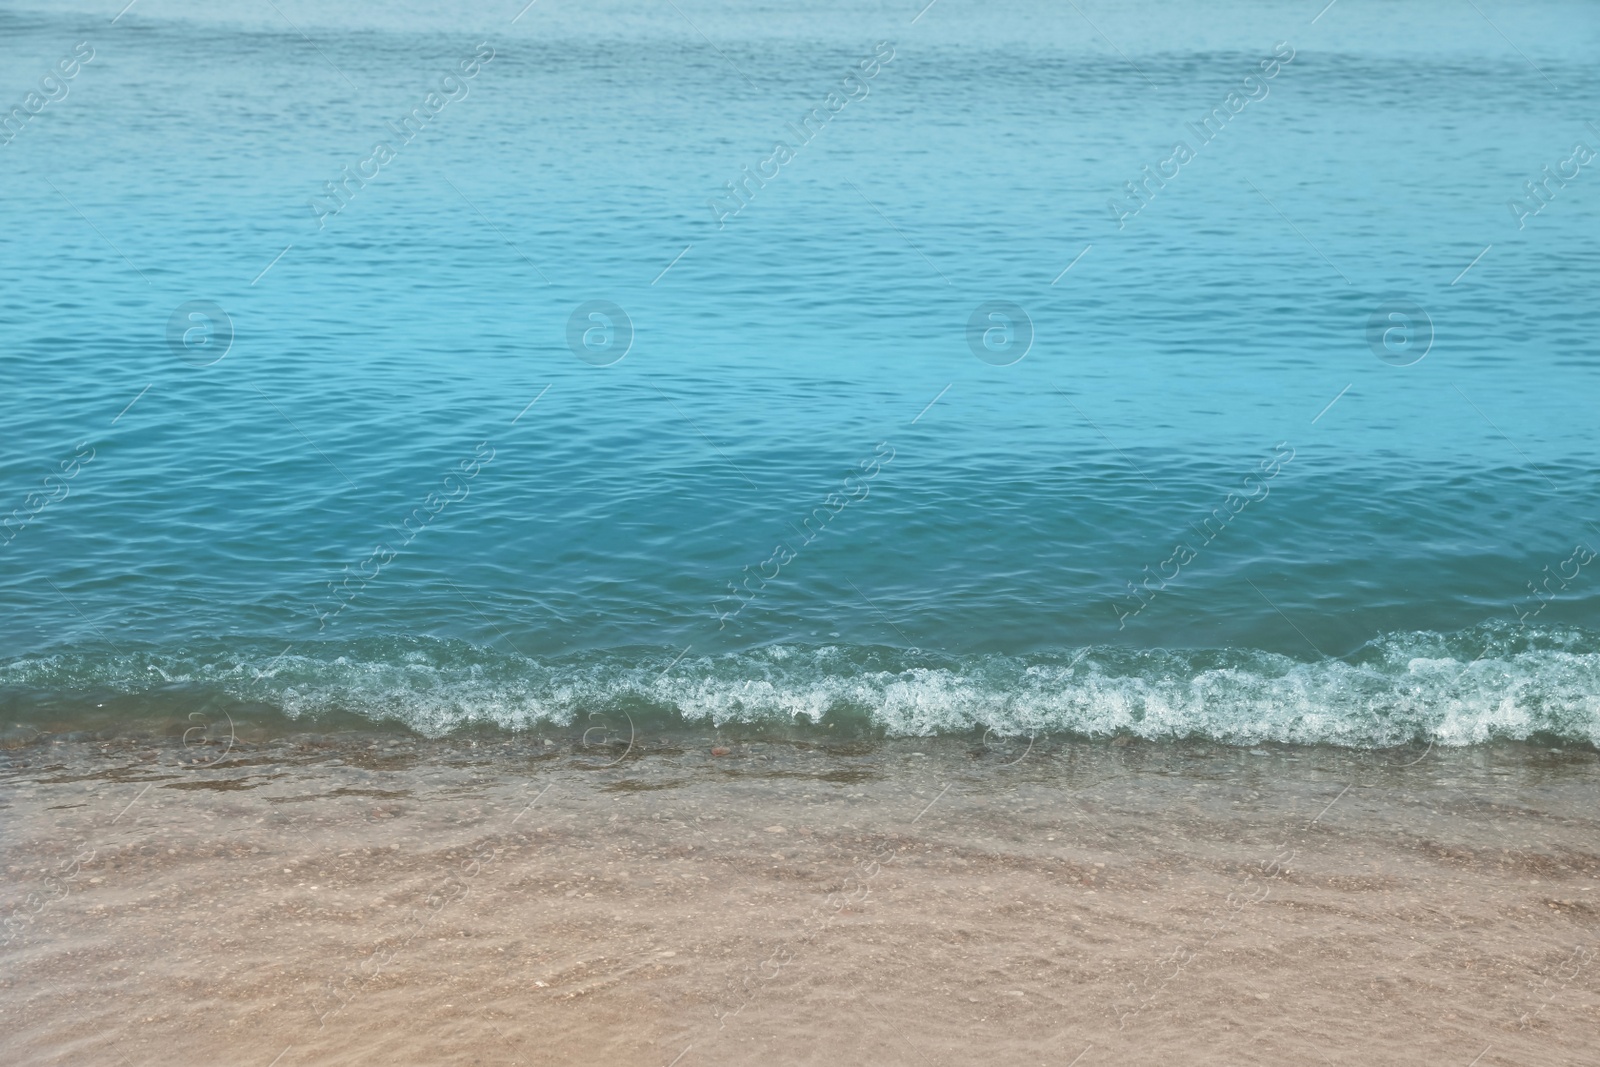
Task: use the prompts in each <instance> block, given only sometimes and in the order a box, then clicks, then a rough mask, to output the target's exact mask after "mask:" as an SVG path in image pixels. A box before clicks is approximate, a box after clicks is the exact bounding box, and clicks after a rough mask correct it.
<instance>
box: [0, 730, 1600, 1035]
mask: <svg viewBox="0 0 1600 1067" xmlns="http://www.w3.org/2000/svg"><path fill="white" fill-rule="evenodd" d="M714 748H715V749H717V750H718V751H719V752H721V751H722V750H724V749H725V750H726V751H725V752H724V753H723V754H720V755H713V749H714ZM222 751H223V749H222V748H221V747H219V746H198V745H195V746H185V745H184V744H182V743H181V741H179V740H177V739H174V738H160V737H150V738H124V739H117V740H101V741H94V740H83V741H70V742H58V741H55V740H52V739H50V738H48V737H45V738H41V739H39V740H36V741H34V742H33V743H31V744H24V745H18V746H16V747H13V748H11V749H10V750H8V751H7V752H6V753H5V756H4V758H5V765H4V785H3V788H0V799H3V803H4V805H5V815H4V869H5V872H6V878H5V898H4V909H5V911H4V914H5V915H6V917H7V920H6V922H7V925H6V937H7V938H8V943H7V944H6V946H5V949H4V953H5V956H4V961H5V962H4V976H3V985H0V1013H3V1014H0V1034H3V1037H0V1043H3V1045H4V1057H3V1058H4V1059H5V1060H6V1061H7V1062H9V1063H17V1064H57V1063H61V1064H91V1063H94V1064H133V1065H139V1067H142V1065H144V1064H149V1063H158V1062H159V1063H162V1064H170V1065H178V1064H216V1063H233V1064H259V1065H261V1067H268V1065H273V1067H295V1065H300V1064H366V1063H371V1064H378V1063H384V1064H412V1063H415V1064H484V1065H487V1064H538V1063H585V1064H589V1063H592V1064H640V1065H665V1064H677V1065H679V1067H693V1065H695V1064H702V1063H749V1062H752V1061H754V1060H755V1059H757V1058H760V1059H762V1060H765V1061H767V1062H776V1063H818V1064H821V1063H840V1062H871V1063H906V1064H942V1063H956V1062H972V1061H973V1060H981V1061H983V1062H988V1063H1004V1064H1061V1065H1066V1064H1071V1063H1079V1064H1082V1065H1084V1067H1090V1065H1092V1064H1095V1063H1156V1062H1161V1061H1163V1060H1166V1059H1169V1058H1174V1057H1181V1058H1182V1059H1183V1060H1184V1061H1185V1062H1190V1063H1217V1064H1223V1063H1227V1064H1235V1063H1261V1064H1269V1063H1270V1064H1278V1063H1286V1062H1309V1063H1328V1064H1333V1065H1336V1067H1343V1065H1346V1064H1357V1063H1360V1062H1362V1061H1363V1060H1367V1061H1373V1062H1385V1063H1391V1062H1392V1063H1409V1064H1430V1065H1431V1064H1440V1065H1459V1067H1466V1065H1468V1064H1471V1063H1476V1064H1478V1065H1480V1067H1489V1065H1495V1064H1513V1063H1517V1064H1528V1063H1538V1064H1578V1063H1586V1062H1592V1060H1591V1059H1590V1057H1591V1056H1592V1055H1593V1044H1594V1037H1595V1035H1596V1033H1597V1032H1600V965H1597V961H1596V958H1595V957H1596V956H1597V955H1600V939H1597V925H1600V924H1597V919H1600V901H1597V899H1596V898H1597V897H1600V848H1597V843H1600V832H1597V830H1600V823H1597V819H1596V817H1595V815H1594V811H1593V796H1594V787H1595V783H1596V779H1597V770H1600V761H1597V759H1596V756H1595V754H1594V753H1593V752H1590V751H1586V750H1579V749H1569V750H1564V751H1553V750H1549V749H1542V748H1534V747H1528V746H1522V745H1506V746H1499V747H1497V746H1485V747H1480V748H1476V749H1472V750H1467V751H1442V750H1438V749H1435V750H1432V751H1427V750H1424V749H1420V748H1419V749H1416V750H1408V751H1394V752H1386V753H1365V752H1352V751H1348V750H1334V749H1292V748H1273V749H1270V750H1269V749H1259V750H1254V751H1245V750H1240V749H1228V748H1222V747H1218V746H1214V745H1209V744H1189V745H1185V744H1168V745H1152V744H1144V743H1139V742H1133V743H1127V744H1117V743H1110V742H1097V743H1088V742H1078V743H1067V744H1062V743H1053V742H1052V743H1045V742H1039V743H1035V744H1033V745H1031V746H1030V745H1029V744H1028V743H1027V742H1026V741H1021V742H1003V743H1001V742H996V741H994V740H993V739H992V738H991V739H990V741H989V742H988V743H984V742H981V741H956V740H948V739H947V740H941V741H920V742H919V741H906V740H902V741H890V742H883V741H872V740H859V741H854V742H847V741H841V742H830V741H827V740H823V741H788V740H785V741H767V742H751V741H740V740H738V739H729V738H725V737H712V736H698V735H692V736H691V735H685V736H678V737H664V738H654V737H652V738H637V739H635V741H634V743H633V745H632V747H631V748H627V747H624V746H622V745H620V744H614V745H613V746H611V747H610V748H602V747H600V746H598V745H592V746H585V745H583V744H582V741H581V738H577V737H563V736H557V735H554V734H552V735H550V736H545V737H540V736H523V737H519V738H516V739H514V740H506V739H504V738H487V737H486V738H484V739H482V740H479V741H477V742H471V741H464V740H452V741H430V740H424V739H420V738H417V737H414V736H410V735H403V736H402V735H395V734H345V735H323V736H312V735H303V736H296V737H290V738H285V739H279V740H275V741H268V740H265V739H258V740H256V741H254V742H249V743H247V742H244V741H239V742H237V743H235V744H234V746H233V747H232V749H231V750H230V751H228V752H227V754H226V755H225V756H222V757H221V758H220V759H219V758H218V757H219V754H220V753H221V752H222ZM197 761H198V762H197ZM213 761H215V762H213ZM1413 761H1415V762H1413ZM1408 763H1409V764H1411V765H1410V766H1406V765H1405V764H1408Z"/></svg>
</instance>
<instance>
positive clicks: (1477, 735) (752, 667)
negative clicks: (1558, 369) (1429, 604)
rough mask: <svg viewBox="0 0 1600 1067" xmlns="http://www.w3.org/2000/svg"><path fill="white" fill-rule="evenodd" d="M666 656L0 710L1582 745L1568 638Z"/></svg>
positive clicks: (201, 655)
mask: <svg viewBox="0 0 1600 1067" xmlns="http://www.w3.org/2000/svg"><path fill="white" fill-rule="evenodd" d="M672 655H673V653H672V652H671V651H670V650H668V649H643V648H638V649H627V650H616V651H610V652H605V653H593V654H589V655H587V656H572V657H564V658H557V659H549V660H535V659H530V658H527V657H523V656H519V655H512V654H506V653H500V652H495V651H492V650H488V649H484V648H481V647H477V646H473V645H469V644H466V643H464V642H453V641H440V640H429V639H405V640H392V641H369V642H363V643H358V644H357V645H354V646H352V647H351V648H349V649H348V650H346V653H345V654H344V655H338V656H331V657H317V656H309V655H296V654H293V653H286V654H282V655H280V656H277V657H275V658H274V657H271V656H267V655H265V654H258V653H256V652H255V651H253V650H250V649H233V650H229V649H226V648H223V647H220V646H219V647H217V648H210V649H203V650H186V651H184V652H181V653H178V654H170V653H168V654H159V655H158V654H153V653H152V654H148V655H138V654H126V655H120V656H113V657H103V656H91V655H87V654H82V655H80V654H66V653H64V654H59V655H54V656H48V657H38V658H30V659H18V660H14V661H12V662H9V663H7V664H4V665H3V666H0V692H4V693H5V694H7V695H8V696H9V697H10V698H11V700H12V703H13V706H15V705H16V704H17V703H18V702H19V701H21V702H23V703H31V704H33V705H35V706H40V705H54V706H57V707H60V706H63V704H64V702H70V701H79V702H81V701H85V700H89V699H104V698H107V697H110V698H123V699H124V700H125V699H126V698H137V700H136V702H137V703H138V704H140V705H142V706H147V707H151V708H156V707H162V708H167V709H169V710H171V709H173V708H177V709H180V710H181V708H182V707H184V706H186V705H188V704H190V703H192V702H196V701H202V702H207V703H208V704H209V705H210V706H215V705H216V703H217V702H218V701H226V702H229V703H234V704H237V705H242V706H257V707H268V708H272V709H275V710H277V711H280V712H282V713H284V714H287V715H289V716H291V717H294V718H298V719H304V720H311V721H315V720H317V719H319V718H322V717H325V716H328V715H332V714H343V713H354V714H356V715H360V716H362V717H365V718H367V719H370V720H374V721H392V722H397V723H399V724H403V725H405V726H407V727H409V728H411V729H414V730H417V731H419V732H422V733H425V734H430V735H437V734H443V733H446V732H449V731H451V730H453V729H456V728H459V727H461V726H465V725H469V724H480V725H482V724H493V725H498V726H500V727H505V728H511V729H522V728H529V727H534V726H537V725H540V724H558V725H568V724H572V723H574V722H576V721H578V720H579V718H580V717H582V716H585V715H588V714H591V713H593V712H608V713H610V712H627V713H628V714H629V715H631V716H635V717H640V716H642V717H644V719H645V720H651V721H660V720H662V719H665V720H669V721H670V720H681V721H685V722H692V723H706V724H712V725H718V726H722V725H728V724H748V725H752V726H759V725H761V724H789V723H796V722H810V723H820V722H823V721H825V720H837V719H841V718H845V719H849V720H851V721H854V722H858V723H859V722H865V723H869V724H871V725H872V726H875V727H877V728H879V729H881V730H883V731H885V732H886V733H888V734H890V735H898V736H926V735H935V734H962V733H968V732H972V731H986V730H990V731H994V732H995V733H997V734H1001V735H1009V736H1021V735H1039V734H1065V735H1080V736H1090V737H1094V736H1105V735H1110V734H1133V735H1137V736H1141V737H1145V738H1151V739H1157V738H1193V737H1204V738H1210V739H1212V740H1215V741H1220V742H1224V743H1230V744H1259V743H1261V742H1265V741H1281V742H1291V743H1301V744H1312V743H1323V744H1335V745H1347V746H1354V747H1372V746H1385V745H1395V744H1401V743H1405V742H1409V741H1416V740H1428V741H1432V742H1434V743H1437V744H1442V745H1469V744H1475V743H1479V742H1484V741H1490V740H1503V739H1528V738H1534V737H1549V738H1560V739H1563V740H1566V741H1576V742H1587V743H1590V744H1600V640H1597V638H1596V635H1594V634H1591V633H1587V632H1584V631H1577V630H1570V631H1553V630H1552V631H1543V632H1532V631H1529V630H1526V629H1517V628H1514V627H1504V628H1496V627H1482V628H1478V629H1476V630H1473V631H1469V632H1464V633H1460V634H1453V635H1440V634H1432V633H1407V634H1390V635H1385V636H1383V637H1381V638H1379V639H1376V640H1374V641H1372V642H1370V643H1369V644H1367V645H1366V646H1364V647H1363V648H1361V649H1360V650H1358V651H1357V652H1356V653H1355V654H1353V655H1351V656H1348V657H1344V658H1341V659H1324V660H1319V661H1315V662H1305V661H1300V660H1296V659H1293V658H1291V657H1287V656H1283V655H1279V654H1276V653H1271V652H1263V651H1259V650H1251V649H1209V650H1188V651H1179V650H1166V649H1158V650H1129V649H1116V648H1091V649H1076V650H1061V651H1056V652H1041V653H1037V654H1033V655H1028V656H1006V655H973V656H946V655H939V654H926V653H908V652H905V651H903V650H898V649H891V648H883V647H861V646H838V645H827V646H811V647H799V646H770V647H766V648H762V649H756V650H751V651H745V652H739V653H729V654H726V655H718V656H702V657H699V658H694V657H692V656H685V657H684V658H683V659H681V660H679V661H677V662H676V663H674V664H672V665H671V667H670V669H666V670H664V669H663V668H664V667H665V666H666V665H667V664H668V663H670V662H671V659H672Z"/></svg>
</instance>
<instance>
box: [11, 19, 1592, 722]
mask: <svg viewBox="0 0 1600 1067" xmlns="http://www.w3.org/2000/svg"><path fill="white" fill-rule="evenodd" d="M123 3H124V0H103V2H102V0H94V2H89V0H65V2H59V3H50V4H42V3H23V4H7V5H5V6H4V8H3V10H0V71H3V76H0V116H3V125H0V142H3V143H0V187H3V189H4V193H3V201H0V218H3V225H0V425H3V426H4V433H3V434H0V493H3V494H4V499H3V500H0V516H9V517H7V518H4V520H3V530H0V727H3V732H4V736H5V737H6V738H11V739H17V740H19V741H27V740H30V739H37V738H39V737H41V736H48V735H58V736H59V735H63V734H67V735H70V734H72V733H74V732H76V733H79V734H96V733H99V734H103V735H110V734H115V733H116V732H118V731H127V730H136V729H142V728H147V727H148V726H149V724H152V723H154V724H164V725H161V726H160V728H161V729H164V730H166V731H168V732H174V733H176V732H181V731H186V730H192V729H197V728H198V729H203V730H205V731H207V732H208V733H211V732H215V731H217V730H221V729H233V728H234V727H236V726H237V727H240V728H243V726H244V725H245V724H249V723H256V724H261V723H276V724H279V725H283V724H288V725H292V726H293V727H294V728H296V729H303V730H321V729H331V728H333V727H335V726H341V725H344V726H347V725H349V724H352V723H354V724H362V725H365V726H370V727H373V728H384V729H400V730H406V731H413V732H415V733H418V734H421V735H425V736H429V737H439V736H444V735H450V734H453V733H458V732H461V731H479V732H482V731H489V732H511V733H516V732H521V731H530V730H541V729H550V728H558V727H559V728H565V729H571V730H580V731H584V732H587V731H590V730H593V729H595V728H599V729H601V730H602V731H603V732H604V733H605V735H606V736H607V737H610V736H614V735H616V736H620V735H625V734H626V735H628V736H631V734H630V733H629V731H633V730H643V731H648V730H649V729H651V728H661V729H667V728H670V727H672V726H674V725H687V726H690V727H693V728H701V727H714V728H716V729H719V730H735V729H737V730H744V731H747V732H754V733H760V732H762V731H767V732H774V733H781V732H785V731H791V732H792V731H800V732H802V733H805V732H807V731H810V732H812V733H817V732H824V731H827V730H835V731H837V732H840V733H845V732H853V733H855V734H860V733H862V732H866V733H870V734H876V735H878V736H888V737H915V736H932V735H947V736H969V735H970V736H975V737H981V738H994V737H1003V738H1034V737H1056V738H1073V737H1087V738H1106V737H1114V736H1128V737H1139V738H1149V739H1196V738H1200V739H1209V740H1211V741H1214V742H1219V743H1224V744H1230V745H1262V744H1270V743H1274V742H1282V743H1293V744H1320V745H1335V746H1349V747H1354V748H1375V747H1386V746H1398V745H1420V744H1426V743H1433V744H1437V745H1441V746H1464V745H1479V744H1487V743H1491V742H1493V743H1503V742H1507V741H1513V742H1519V741H1520V742H1527V743H1529V744H1536V745H1554V746H1566V745H1580V746H1592V745H1595V744H1597V743H1600V559H1597V558H1596V556H1597V553H1600V463H1597V460H1600V449H1597V444H1600V441H1597V433H1596V426H1597V423H1596V410H1597V402H1600V341H1597V331H1596V325H1597V306H1600V305H1597V304H1596V302H1595V292H1596V289H1597V283H1600V243H1597V238H1600V155H1597V153H1600V129H1597V125H1600V81H1597V80H1596V78H1595V77H1594V69H1595V68H1594V64H1595V55H1596V48H1597V45H1600V18H1597V17H1596V9H1595V8H1594V6H1593V5H1592V4H1589V3H1583V2H1566V0H1531V2H1526V3H1518V4H1514V5H1513V4H1506V3H1503V2H1494V3H1490V2H1489V0H1482V2H1481V4H1474V3H1466V4H1461V3H1455V2H1449V3H1446V2H1435V0H1409V2H1402V3H1380V2H1377V0H1335V2H1334V3H1332V4H1326V6H1325V0H1307V2H1299V0H1296V2H1237V3H1227V4H1222V3H1216V2H1214V0H1204V2H1200V3H1192V2H1186V3H1178V2H1171V0H1156V2H1151V3H1145V4H1141V5H1137V6H1134V5H1121V4H1115V3H1109V2H1105V0H1066V2H1065V3H1044V2H1038V0H1000V2H981V3H980V2H979V0H934V2H932V3H927V2H926V0H892V2H890V0H864V2H854V3H839V2H833V0H824V2H820V3H808V4H806V5H803V6H796V5H791V4H780V3H775V2H772V0H744V2H733V0H665V2H663V3H637V2H633V3H622V2H617V0H599V2H593V0H586V2H584V3H576V2H571V0H533V2H528V0H505V2H501V0H494V2H483V3H464V2H448V0H447V2H429V3H422V2H420V0H401V2H397V3H382V4H380V3H376V2H372V0H350V2H347V3H341V4H338V5H326V4H318V3H311V2H307V0H267V2H260V0H249V2H245V0H203V2H202V0H135V2H133V3H129V4H127V6H126V7H124V6H123ZM119 9H120V10H119Z"/></svg>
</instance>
